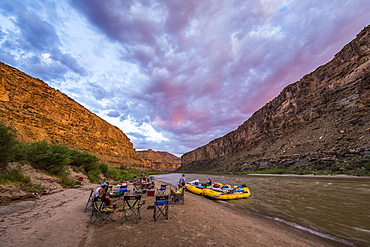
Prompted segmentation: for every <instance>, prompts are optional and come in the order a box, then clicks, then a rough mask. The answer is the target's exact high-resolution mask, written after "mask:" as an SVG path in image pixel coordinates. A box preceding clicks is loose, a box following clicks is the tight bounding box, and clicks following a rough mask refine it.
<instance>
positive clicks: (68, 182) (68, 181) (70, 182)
mask: <svg viewBox="0 0 370 247" xmlns="http://www.w3.org/2000/svg"><path fill="white" fill-rule="evenodd" d="M61 179H62V182H61V185H62V186H63V187H64V188H72V187H74V186H75V185H76V180H74V179H72V178H69V177H68V176H63V177H61Z"/></svg>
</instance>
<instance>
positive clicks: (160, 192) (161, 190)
mask: <svg viewBox="0 0 370 247" xmlns="http://www.w3.org/2000/svg"><path fill="white" fill-rule="evenodd" d="M166 189H167V185H166V184H161V187H160V188H159V189H157V195H158V196H165V195H166Z"/></svg>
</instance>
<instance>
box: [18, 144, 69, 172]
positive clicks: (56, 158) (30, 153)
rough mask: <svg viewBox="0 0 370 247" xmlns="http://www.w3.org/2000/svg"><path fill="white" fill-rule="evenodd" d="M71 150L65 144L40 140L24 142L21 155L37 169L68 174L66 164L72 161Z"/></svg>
mask: <svg viewBox="0 0 370 247" xmlns="http://www.w3.org/2000/svg"><path fill="white" fill-rule="evenodd" d="M69 152H70V149H69V148H68V147H67V146H65V145H64V144H57V143H48V142H46V141H39V142H34V143H26V144H24V145H23V148H22V154H21V155H20V156H22V159H23V160H26V161H28V162H29V163H30V164H31V165H32V166H33V167H34V168H36V169H40V170H44V171H47V172H49V173H51V174H54V175H63V174H66V170H67V166H66V165H68V164H69V163H70V158H69Z"/></svg>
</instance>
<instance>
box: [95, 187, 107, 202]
mask: <svg viewBox="0 0 370 247" xmlns="http://www.w3.org/2000/svg"><path fill="white" fill-rule="evenodd" d="M106 188H108V184H107V183H103V184H102V185H100V186H99V187H98V188H96V190H95V191H94V200H95V201H96V200H97V199H98V198H102V197H103V195H104V193H105V189H106Z"/></svg>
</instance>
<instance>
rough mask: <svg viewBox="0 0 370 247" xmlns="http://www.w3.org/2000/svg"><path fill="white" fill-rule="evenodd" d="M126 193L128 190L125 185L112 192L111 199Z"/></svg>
mask: <svg viewBox="0 0 370 247" xmlns="http://www.w3.org/2000/svg"><path fill="white" fill-rule="evenodd" d="M128 192H130V190H128V189H127V185H123V186H121V187H120V188H119V190H116V191H114V193H113V196H112V197H122V196H124V195H126V193H128Z"/></svg>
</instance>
